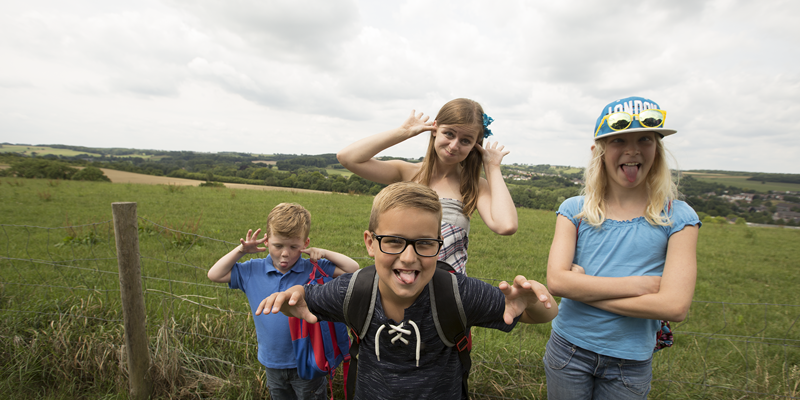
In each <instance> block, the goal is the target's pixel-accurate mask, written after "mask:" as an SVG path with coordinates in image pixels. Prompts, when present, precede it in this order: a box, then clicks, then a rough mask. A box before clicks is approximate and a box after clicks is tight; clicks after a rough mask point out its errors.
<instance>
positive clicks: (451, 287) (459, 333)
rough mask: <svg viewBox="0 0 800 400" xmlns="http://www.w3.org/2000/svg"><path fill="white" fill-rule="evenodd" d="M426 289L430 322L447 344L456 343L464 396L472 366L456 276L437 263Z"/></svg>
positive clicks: (468, 338)
mask: <svg viewBox="0 0 800 400" xmlns="http://www.w3.org/2000/svg"><path fill="white" fill-rule="evenodd" d="M442 264H445V263H442ZM445 265H447V264H445ZM448 266H449V265H448ZM428 290H429V291H430V295H431V312H432V313H433V321H434V324H435V325H436V331H437V332H438V333H439V338H440V339H442V342H443V343H444V344H445V345H446V346H448V347H453V346H455V347H456V349H457V350H458V358H459V360H460V361H461V368H462V380H461V387H462V390H463V392H464V395H465V396H467V395H468V393H469V387H468V379H469V370H470V368H472V359H471V358H470V350H471V348H472V343H471V337H470V334H469V329H467V316H466V313H464V305H463V304H462V303H461V294H460V292H459V290H458V279H457V277H456V275H455V274H452V273H449V272H448V271H447V270H446V269H444V268H441V267H439V266H438V265H437V268H436V271H435V272H434V274H433V279H431V281H430V283H428Z"/></svg>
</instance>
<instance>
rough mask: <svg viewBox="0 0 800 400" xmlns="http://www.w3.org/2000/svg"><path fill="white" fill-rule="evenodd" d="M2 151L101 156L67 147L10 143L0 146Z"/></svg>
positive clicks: (25, 153) (68, 155) (28, 153)
mask: <svg viewBox="0 0 800 400" xmlns="http://www.w3.org/2000/svg"><path fill="white" fill-rule="evenodd" d="M0 153H19V154H23V155H26V156H30V155H31V154H32V153H36V155H37V156H45V155H48V154H53V155H57V156H64V157H74V156H77V155H78V154H89V155H90V156H94V157H100V154H97V153H86V152H77V151H74V150H67V149H54V148H52V147H47V146H17V145H9V144H4V145H3V147H0Z"/></svg>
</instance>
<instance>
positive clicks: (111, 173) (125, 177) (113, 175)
mask: <svg viewBox="0 0 800 400" xmlns="http://www.w3.org/2000/svg"><path fill="white" fill-rule="evenodd" d="M100 170H101V171H103V173H104V174H106V176H107V177H108V179H111V182H112V183H137V184H145V185H181V186H200V184H201V183H203V181H196V180H193V179H183V178H170V177H168V176H154V175H145V174H135V173H133V172H125V171H117V170H115V169H107V168H100ZM224 185H225V187H227V188H229V189H249V190H283V191H287V192H301V193H331V192H324V191H321V190H308V189H297V188H285V187H277V186H261V185H246V184H243V183H224Z"/></svg>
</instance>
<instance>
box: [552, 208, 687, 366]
mask: <svg viewBox="0 0 800 400" xmlns="http://www.w3.org/2000/svg"><path fill="white" fill-rule="evenodd" d="M583 201H584V198H583V196H577V197H572V198H569V199H567V200H566V201H564V202H563V203H561V207H559V209H558V212H557V213H558V214H560V215H563V216H565V217H567V218H569V219H570V220H571V221H572V223H573V224H575V226H576V227H578V243H577V246H576V248H575V258H574V260H573V263H575V264H578V265H580V266H581V267H583V268H584V270H585V271H586V275H592V276H604V277H623V276H661V275H662V274H663V272H664V263H665V261H666V259H667V243H668V241H669V238H670V236H672V234H674V233H676V232H680V231H681V230H683V228H684V227H686V226H690V225H700V220H699V218H698V217H697V213H695V212H694V210H692V208H691V207H689V205H688V204H686V203H685V202H683V201H679V200H675V201H673V202H672V210H671V212H670V218H671V220H672V226H654V225H650V224H649V223H648V222H647V220H646V219H645V218H644V217H638V218H634V219H633V220H630V221H616V220H609V219H606V220H605V221H604V222H603V224H602V225H601V226H600V228H595V227H593V226H591V225H589V224H588V223H586V222H585V221H584V222H583V223H581V224H580V225H579V224H578V220H577V219H576V218H575V215H576V214H578V213H580V212H581V210H582V208H583ZM659 327H660V324H659V321H657V320H652V319H643V318H634V317H625V316H622V315H618V314H614V313H611V312H608V311H604V310H601V309H599V308H595V307H592V306H589V305H586V304H585V303H582V302H580V301H575V300H571V299H568V298H562V299H561V303H560V305H559V307H558V316H557V317H556V318H555V319H554V320H553V331H555V332H556V333H558V334H559V335H560V336H561V337H563V338H565V339H567V340H568V341H569V342H570V343H572V344H574V345H576V346H578V347H582V348H584V349H587V350H591V351H593V352H595V353H598V354H602V355H605V356H609V357H617V358H624V359H628V360H648V359H650V357H651V356H652V355H653V347H654V346H655V342H656V330H658V329H659Z"/></svg>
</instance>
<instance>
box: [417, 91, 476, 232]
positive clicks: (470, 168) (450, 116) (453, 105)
mask: <svg viewBox="0 0 800 400" xmlns="http://www.w3.org/2000/svg"><path fill="white" fill-rule="evenodd" d="M435 121H436V124H437V125H458V126H464V127H467V128H472V127H474V128H475V130H476V132H477V136H478V140H477V143H478V144H480V145H483V107H481V105H480V104H478V102H476V101H474V100H470V99H455V100H450V101H448V102H447V103H446V104H445V105H443V106H442V108H441V109H440V110H439V113H438V114H436V119H435ZM435 140H436V137H435V136H434V134H433V132H432V133H431V138H430V141H428V151H427V152H426V153H425V158H424V159H423V160H422V166H421V167H420V169H419V172H417V174H416V175H414V177H413V178H412V181H414V182H419V183H421V184H423V185H425V186H430V184H431V176H433V171H434V170H435V169H436V162H437V160H438V157H437V155H436V148H435V147H434V145H433V143H434V141H435ZM481 168H483V157H482V156H481V153H480V152H478V150H475V149H474V148H473V149H471V150H470V152H469V154H468V155H467V158H465V159H464V161H461V177H460V178H461V179H460V190H461V196H462V203H463V204H464V208H463V210H462V211H463V213H464V215H465V216H467V217H470V216H472V213H473V212H474V211H475V209H476V208H478V187H479V185H478V183H479V182H480V177H481Z"/></svg>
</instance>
